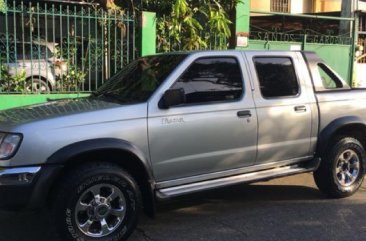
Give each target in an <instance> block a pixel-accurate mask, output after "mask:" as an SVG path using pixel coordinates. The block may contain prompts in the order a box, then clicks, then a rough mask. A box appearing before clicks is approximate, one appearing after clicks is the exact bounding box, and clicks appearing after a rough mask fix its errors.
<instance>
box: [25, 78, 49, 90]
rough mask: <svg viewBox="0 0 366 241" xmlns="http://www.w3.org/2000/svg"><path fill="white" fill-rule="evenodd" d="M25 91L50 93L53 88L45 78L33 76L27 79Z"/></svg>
mask: <svg viewBox="0 0 366 241" xmlns="http://www.w3.org/2000/svg"><path fill="white" fill-rule="evenodd" d="M25 91H26V92H27V93H49V92H50V91H51V89H50V87H49V86H48V84H47V83H46V82H45V81H44V80H42V79H39V78H33V79H29V80H27V81H26V84H25Z"/></svg>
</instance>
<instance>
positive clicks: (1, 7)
mask: <svg viewBox="0 0 366 241" xmlns="http://www.w3.org/2000/svg"><path fill="white" fill-rule="evenodd" d="M6 11H7V7H6V3H5V1H4V0H0V13H6Z"/></svg>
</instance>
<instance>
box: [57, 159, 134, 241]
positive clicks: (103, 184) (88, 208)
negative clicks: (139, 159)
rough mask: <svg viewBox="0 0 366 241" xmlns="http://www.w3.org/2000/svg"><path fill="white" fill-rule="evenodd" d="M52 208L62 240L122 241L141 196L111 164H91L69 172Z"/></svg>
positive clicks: (132, 227)
mask: <svg viewBox="0 0 366 241" xmlns="http://www.w3.org/2000/svg"><path fill="white" fill-rule="evenodd" d="M63 181H64V182H62V184H61V185H60V190H59V192H58V194H57V195H56V200H55V202H54V205H53V207H52V209H53V210H52V215H53V217H52V218H53V219H54V220H55V221H56V225H57V228H58V229H59V232H60V233H61V234H62V235H63V237H64V238H65V239H66V240H73V241H76V240H77V241H79V240H84V241H107V240H108V241H119V240H126V239H127V238H128V237H129V235H130V234H131V233H132V232H133V230H134V228H135V227H136V225H137V220H138V216H139V213H140V210H141V195H140V191H139V189H138V186H137V184H136V182H135V181H134V179H133V178H132V177H131V176H130V175H129V174H128V173H127V172H126V171H124V170H123V169H121V168H120V167H118V166H116V165H112V164H93V165H88V166H85V167H82V168H79V169H78V170H76V171H74V172H72V173H69V174H68V175H67V176H66V177H65V179H64V180H63Z"/></svg>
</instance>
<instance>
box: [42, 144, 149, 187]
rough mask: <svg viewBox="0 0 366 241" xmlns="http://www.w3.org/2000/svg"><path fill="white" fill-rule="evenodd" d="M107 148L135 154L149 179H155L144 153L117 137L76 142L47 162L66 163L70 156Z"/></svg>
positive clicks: (52, 156) (56, 153) (62, 149)
mask: <svg viewBox="0 0 366 241" xmlns="http://www.w3.org/2000/svg"><path fill="white" fill-rule="evenodd" d="M107 149H115V150H121V151H128V152H130V153H132V154H134V155H135V156H136V157H137V158H138V159H139V160H140V161H141V164H142V165H143V166H144V168H145V171H146V173H147V174H148V179H149V180H152V179H153V176H152V173H151V171H149V170H151V168H150V167H149V161H148V159H147V158H146V157H145V155H144V153H143V152H142V151H141V150H140V149H139V148H137V147H136V146H135V145H133V144H132V143H130V142H128V141H125V140H121V139H115V138H99V139H92V140H85V141H80V142H75V143H73V144H70V145H68V146H65V147H63V148H61V149H60V150H58V151H56V152H55V153H54V154H52V155H51V156H50V157H49V158H48V159H47V164H65V163H66V162H67V161H68V160H69V159H70V158H73V157H75V156H77V155H80V154H83V153H87V152H91V151H102V150H107Z"/></svg>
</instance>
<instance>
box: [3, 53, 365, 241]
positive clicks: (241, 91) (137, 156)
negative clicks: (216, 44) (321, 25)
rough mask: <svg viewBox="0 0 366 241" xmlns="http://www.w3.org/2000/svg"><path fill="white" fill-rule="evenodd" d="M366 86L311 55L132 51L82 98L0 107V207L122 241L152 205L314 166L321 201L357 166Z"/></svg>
mask: <svg viewBox="0 0 366 241" xmlns="http://www.w3.org/2000/svg"><path fill="white" fill-rule="evenodd" d="M365 147H366V90H362V89H351V88H350V86H349V85H348V84H347V82H346V81H344V80H343V79H342V78H341V77H340V76H339V75H338V74H337V73H335V72H334V71H333V70H332V69H331V68H330V67H329V66H328V65H327V64H326V63H325V62H324V61H323V60H322V59H321V58H319V57H318V56H317V55H316V54H315V53H313V52H302V51H203V52H188V53H168V54H160V55H154V56H147V57H142V58H139V59H137V60H135V61H134V62H132V63H130V64H129V65H127V66H125V67H124V68H123V69H122V70H120V71H119V72H117V73H116V74H115V75H114V76H113V77H112V78H110V79H109V80H108V81H106V82H105V83H104V85H102V86H101V87H100V88H99V89H98V90H97V91H96V92H94V93H92V94H91V95H90V96H89V97H84V98H77V99H63V100H57V101H56V100H50V101H48V102H47V103H43V104H38V105H31V106H25V107H19V108H15V109H9V110H5V111H2V112H0V167H1V169H0V196H1V198H0V206H1V207H3V208H31V209H35V208H41V207H48V208H49V213H50V215H51V216H52V219H53V220H54V221H55V225H56V227H57V228H58V230H59V232H60V234H61V235H63V238H64V240H71V241H72V240H73V241H82V240H85V241H118V240H126V239H127V238H128V237H129V235H130V234H131V233H132V232H133V230H134V228H135V227H136V225H137V222H138V217H139V213H140V211H142V210H144V211H145V212H146V213H147V214H149V215H154V213H155V209H154V207H155V203H156V202H157V201H161V200H165V199H169V198H172V197H176V196H180V195H185V194H189V193H193V192H201V191H205V190H208V189H213V188H218V187H224V186H228V185H233V184H238V183H251V182H256V181H261V180H268V179H272V178H277V177H283V176H289V175H294V174H298V173H305V172H313V173H314V179H315V182H316V184H317V186H318V187H319V189H320V191H321V192H323V193H324V194H325V195H326V196H328V197H332V198H342V197H347V196H350V195H352V194H353V193H355V192H356V191H357V190H358V189H359V187H360V185H361V184H362V181H363V178H364V170H365V168H366V157H365Z"/></svg>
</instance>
